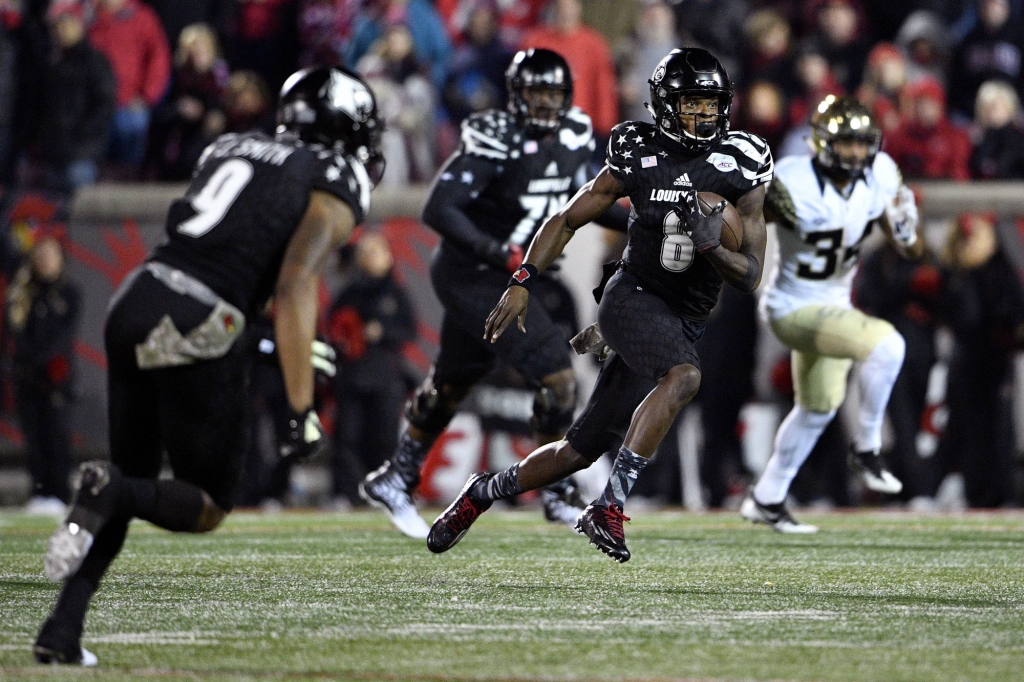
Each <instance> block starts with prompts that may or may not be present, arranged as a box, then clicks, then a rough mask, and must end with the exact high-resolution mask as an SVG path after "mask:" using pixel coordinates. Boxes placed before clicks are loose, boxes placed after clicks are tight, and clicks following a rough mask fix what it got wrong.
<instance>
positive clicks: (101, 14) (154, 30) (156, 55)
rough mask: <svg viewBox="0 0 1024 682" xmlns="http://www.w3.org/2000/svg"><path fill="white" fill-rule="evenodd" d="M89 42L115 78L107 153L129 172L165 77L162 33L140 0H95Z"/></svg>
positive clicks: (138, 159)
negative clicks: (115, 95)
mask: <svg viewBox="0 0 1024 682" xmlns="http://www.w3.org/2000/svg"><path fill="white" fill-rule="evenodd" d="M89 41H90V42H91V43H92V44H93V46H94V47H95V48H96V49H97V50H99V51H100V52H102V53H103V54H104V55H105V56H106V57H107V59H108V60H110V65H111V67H112V68H113V70H114V77H115V79H116V80H117V108H116V109H115V111H114V118H113V120H112V124H111V128H110V142H109V147H108V149H107V157H108V159H110V160H111V161H114V162H118V163H123V164H125V165H126V166H127V168H128V169H129V170H130V171H131V172H134V171H136V170H137V169H138V167H139V166H140V165H141V163H142V159H143V156H144V155H145V153H146V135H147V134H148V131H149V121H150V114H151V112H152V109H153V107H154V106H156V104H157V103H158V102H159V101H160V99H161V98H162V97H163V96H164V93H165V92H166V91H167V84H168V82H169V81H170V76H171V56H170V49H169V48H168V46H167V37H166V36H165V35H164V30H163V27H161V26H160V19H159V18H158V17H157V15H156V12H154V11H153V9H152V8H151V7H149V6H148V5H145V4H143V3H142V2H141V0H99V2H98V3H97V10H96V21H95V22H94V23H93V25H92V26H91V27H90V29H89Z"/></svg>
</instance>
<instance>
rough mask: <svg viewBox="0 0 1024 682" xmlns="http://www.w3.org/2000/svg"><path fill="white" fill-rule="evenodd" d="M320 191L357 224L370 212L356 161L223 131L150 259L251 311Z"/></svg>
mask: <svg viewBox="0 0 1024 682" xmlns="http://www.w3.org/2000/svg"><path fill="white" fill-rule="evenodd" d="M314 189H317V190H322V191H324V192H327V193H329V194H333V195H334V196H336V197H338V198H339V199H341V200H342V201H343V202H345V203H346V204H348V205H349V207H351V209H352V212H353V213H354V214H355V219H356V224H359V223H361V222H362V220H363V218H364V217H365V215H366V212H367V211H368V210H369V207H370V179H369V178H368V177H367V174H366V170H365V169H364V168H363V166H362V164H360V163H359V162H358V161H357V160H355V159H353V158H350V157H344V156H341V155H338V154H335V153H334V152H333V151H330V150H327V149H325V148H324V147H322V146H319V145H305V144H302V143H293V142H281V141H276V140H274V139H273V138H271V137H268V136H267V135H264V134H262V133H246V134H242V135H236V134H229V135H222V136H221V137H219V138H218V139H217V140H216V141H215V142H214V143H213V144H211V145H210V146H209V147H207V148H206V150H205V151H204V152H203V155H202V157H201V158H200V159H199V163H198V164H196V169H195V172H194V173H193V175H192V182H191V184H190V185H189V188H188V190H187V191H186V192H185V196H183V197H182V198H180V199H178V200H176V201H174V203H172V204H171V207H170V210H169V211H168V213H167V225H166V231H167V241H165V242H164V243H163V244H161V245H160V246H158V247H157V248H156V250H155V251H154V252H153V255H152V256H151V257H150V258H151V260H156V261H160V262H162V263H166V264H168V265H171V266H173V267H175V268H178V269H179V270H182V271H183V272H186V273H188V274H190V275H192V276H194V277H196V278H197V279H199V280H200V281H202V282H204V283H205V284H207V285H208V286H209V287H210V288H211V289H213V290H214V291H215V292H216V293H217V294H218V295H220V296H221V297H222V298H224V300H226V301H227V302H228V303H231V304H232V305H234V306H236V307H238V308H239V309H240V310H242V311H243V312H244V313H246V315H247V316H249V315H252V314H253V313H255V312H257V311H258V310H259V309H260V308H262V307H263V305H264V304H265V303H266V301H267V299H268V298H269V297H270V296H271V294H272V293H273V290H274V286H275V284H276V282H277V276H278V271H279V270H280V268H281V261H282V259H283V258H284V251H285V248H286V247H287V246H288V242H289V241H290V240H291V237H292V234H294V232H295V229H296V228H297V227H298V225H299V223H300V222H301V220H302V217H303V216H304V215H305V212H306V207H307V206H308V205H309V197H310V191H311V190H314Z"/></svg>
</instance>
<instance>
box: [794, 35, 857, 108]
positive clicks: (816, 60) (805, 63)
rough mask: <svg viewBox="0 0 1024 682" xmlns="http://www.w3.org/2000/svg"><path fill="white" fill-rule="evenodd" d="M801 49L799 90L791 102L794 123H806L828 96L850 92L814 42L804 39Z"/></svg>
mask: <svg viewBox="0 0 1024 682" xmlns="http://www.w3.org/2000/svg"><path fill="white" fill-rule="evenodd" d="M798 52H799V54H798V55H797V58H796V77H797V83H798V85H799V91H798V92H797V94H796V95H795V96H793V97H792V98H791V99H790V102H789V122H790V125H792V126H801V125H805V124H806V123H807V121H809V120H810V117H811V114H812V113H813V108H814V107H815V106H817V104H818V103H819V102H821V101H822V100H823V99H825V97H826V96H828V95H843V94H846V91H845V90H844V89H843V86H842V85H840V83H839V81H838V80H836V77H835V75H834V74H833V73H832V69H831V67H829V65H828V60H827V59H826V58H825V55H824V54H823V53H822V51H821V49H820V48H819V46H818V45H817V44H816V43H815V42H814V41H808V42H804V43H803V44H802V45H801V46H800V49H799V51H798Z"/></svg>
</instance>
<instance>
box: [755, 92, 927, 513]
mask: <svg viewBox="0 0 1024 682" xmlns="http://www.w3.org/2000/svg"><path fill="white" fill-rule="evenodd" d="M881 140H882V133H881V131H880V130H879V128H878V126H877V125H875V122H874V120H873V118H872V117H871V114H870V113H869V112H868V110H867V109H866V108H865V107H864V106H863V105H862V104H860V103H859V102H857V101H856V100H854V99H852V98H846V97H842V98H838V99H836V98H834V97H829V98H826V99H825V100H824V101H823V102H821V104H820V105H819V106H818V109H817V111H816V112H815V117H814V121H813V124H812V136H811V146H812V148H813V150H814V155H813V156H811V157H789V158H786V159H783V160H782V161H780V162H779V165H778V167H777V168H776V171H775V180H774V181H773V182H772V185H771V188H770V189H769V190H768V195H767V197H766V198H765V208H764V214H765V218H766V219H767V220H769V221H771V222H774V223H775V225H776V234H777V235H778V241H779V259H778V262H777V264H776V267H775V271H774V272H773V274H772V276H771V279H770V282H769V284H768V287H767V289H766V291H765V295H764V298H763V299H762V300H761V308H762V312H763V313H764V315H765V317H766V318H767V320H768V322H769V324H770V325H771V328H772V331H774V332H775V335H776V336H777V337H778V338H779V340H780V341H782V342H783V343H785V344H786V345H787V346H789V347H790V348H791V349H792V362H793V385H794V388H795V389H796V400H795V404H794V406H793V410H792V411H791V412H790V413H789V415H788V416H787V417H786V419H785V420H784V421H783V422H782V425H781V426H780V427H779V431H778V434H777V436H776V439H775V449H774V452H773V453H772V456H771V458H770V459H769V461H768V464H767V466H766V467H765V471H764V473H763V474H762V476H761V478H760V480H759V481H758V483H757V485H756V486H755V487H754V488H753V490H752V491H751V494H750V495H748V496H747V499H745V500H744V502H743V505H742V508H741V510H740V511H741V514H742V515H743V517H744V518H746V519H749V520H751V521H754V522H757V523H765V524H768V525H770V526H771V527H772V528H774V529H775V530H777V531H779V532H783V533H813V532H815V531H816V530H817V528H816V527H814V526H812V525H809V524H805V523H801V522H799V521H796V520H795V519H794V518H793V517H792V516H791V515H790V514H789V512H788V511H787V510H786V506H785V501H786V495H787V494H788V492H789V485H790V483H791V482H792V480H793V478H794V477H795V476H796V473H797V471H798V470H799V469H800V466H801V464H803V462H804V460H805V459H806V458H807V456H808V455H809V454H810V452H811V450H812V449H813V448H814V444H815V443H816V442H817V440H818V437H819V436H820V435H821V433H822V431H824V430H825V427H826V426H827V425H828V423H829V421H831V420H832V418H833V417H834V416H835V414H836V410H837V409H838V408H839V406H840V405H841V404H842V402H843V399H844V397H845V395H846V377H847V374H848V373H849V371H850V367H851V365H852V364H853V361H855V360H856V361H858V362H859V363H860V366H859V369H858V376H857V381H858V384H859V388H860V405H859V413H858V420H857V424H856V430H855V437H854V442H853V444H852V446H851V448H850V464H851V466H852V467H853V468H855V469H856V470H858V471H860V472H861V473H862V475H863V478H864V483H865V484H866V485H867V487H868V488H870V489H872V490H875V491H877V492H881V493H890V494H892V493H898V492H900V490H901V488H902V485H901V483H900V481H899V480H897V479H896V477H895V476H893V475H892V474H891V473H890V472H889V471H888V470H887V469H886V468H885V466H884V464H883V462H882V458H881V456H880V454H879V450H880V448H881V445H882V435H881V431H882V420H883V417H884V414H885V407H886V404H887V403H888V401H889V393H890V392H891V390H892V386H893V383H894V382H895V381H896V377H897V375H898V374H899V371H900V367H901V366H902V364H903V354H904V342H903V338H902V337H901V336H900V334H899V333H898V332H897V331H896V330H895V329H894V328H893V326H892V325H891V324H889V323H888V322H886V321H885V320H880V319H878V318H874V317H870V316H868V315H865V314H864V313H862V312H860V311H859V310H856V309H855V308H854V307H853V305H852V304H851V302H850V287H851V284H852V281H853V276H854V270H855V268H856V266H857V262H858V260H859V257H860V249H861V245H862V244H863V243H864V240H865V239H867V237H868V236H869V235H870V234H871V233H872V231H873V228H874V227H875V226H876V225H877V226H878V227H879V228H880V229H881V230H882V232H883V233H884V234H886V235H887V237H888V238H889V239H891V240H892V241H893V242H894V244H895V245H896V247H897V248H898V249H899V250H900V251H901V252H902V253H903V254H904V255H906V256H909V257H917V256H920V254H921V253H922V251H923V247H924V243H923V241H922V240H921V239H919V238H918V235H917V208H916V206H915V205H914V196H913V193H911V192H910V190H908V189H907V188H906V187H905V186H903V185H902V182H901V179H900V172H899V169H898V168H897V167H896V164H895V163H894V162H893V160H892V158H890V157H889V155H888V154H886V153H884V152H881V151H879V147H880V145H881Z"/></svg>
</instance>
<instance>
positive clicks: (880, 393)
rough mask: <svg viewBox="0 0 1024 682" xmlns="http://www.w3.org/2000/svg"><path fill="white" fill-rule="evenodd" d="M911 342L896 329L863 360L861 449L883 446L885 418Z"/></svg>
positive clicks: (859, 416)
mask: <svg viewBox="0 0 1024 682" xmlns="http://www.w3.org/2000/svg"><path fill="white" fill-rule="evenodd" d="M906 350H907V344H906V342H904V340H903V337H902V336H900V334H899V332H895V331H894V332H892V333H891V334H889V335H888V336H886V337H885V338H883V339H882V340H881V341H879V342H878V345H877V346H875V348H874V349H873V350H872V351H871V354H870V355H868V357H867V358H866V359H865V360H864V362H862V363H861V366H860V371H859V376H858V385H859V386H860V409H859V410H858V414H857V433H856V434H855V436H854V439H853V442H854V446H855V447H856V448H857V450H858V451H864V450H879V449H881V447H882V421H883V420H884V419H885V406H886V405H888V404H889V394H890V393H892V386H893V384H895V383H896V377H897V376H899V373H900V368H901V367H902V366H903V356H904V354H905V353H906Z"/></svg>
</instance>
